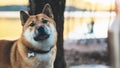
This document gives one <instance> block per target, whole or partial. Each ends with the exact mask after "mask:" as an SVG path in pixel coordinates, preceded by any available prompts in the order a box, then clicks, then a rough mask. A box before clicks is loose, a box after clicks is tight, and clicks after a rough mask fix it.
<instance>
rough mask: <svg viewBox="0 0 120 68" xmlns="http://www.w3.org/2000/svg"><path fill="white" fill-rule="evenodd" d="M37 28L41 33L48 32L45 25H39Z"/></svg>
mask: <svg viewBox="0 0 120 68" xmlns="http://www.w3.org/2000/svg"><path fill="white" fill-rule="evenodd" d="M37 30H38V32H40V34H46V33H47V28H46V27H45V26H39V27H38V29H37Z"/></svg>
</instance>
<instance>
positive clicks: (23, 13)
mask: <svg viewBox="0 0 120 68" xmlns="http://www.w3.org/2000/svg"><path fill="white" fill-rule="evenodd" d="M28 18H29V15H28V14H27V13H25V12H24V11H20V19H21V23H22V26H24V24H25V22H26V21H27V19H28Z"/></svg>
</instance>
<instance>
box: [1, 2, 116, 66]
mask: <svg viewBox="0 0 120 68" xmlns="http://www.w3.org/2000/svg"><path fill="white" fill-rule="evenodd" d="M27 3H28V2H27V0H0V39H9V40H14V39H17V38H19V37H20V34H21V30H22V26H21V23H20V19H19V16H20V15H19V11H20V10H26V9H27ZM115 8H116V6H115V0H66V8H65V13H64V16H65V22H64V51H65V59H66V63H67V65H68V66H74V65H81V64H100V65H108V66H109V64H110V62H109V60H110V59H109V54H108V50H107V40H106V39H107V37H108V34H107V32H108V27H109V26H110V25H111V24H112V22H113V20H114V18H115V16H116V13H115Z"/></svg>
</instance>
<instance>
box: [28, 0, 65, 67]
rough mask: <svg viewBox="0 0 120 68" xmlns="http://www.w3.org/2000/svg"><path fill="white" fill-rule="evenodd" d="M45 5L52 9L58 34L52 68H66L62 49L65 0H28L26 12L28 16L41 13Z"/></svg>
mask: <svg viewBox="0 0 120 68" xmlns="http://www.w3.org/2000/svg"><path fill="white" fill-rule="evenodd" d="M46 3H49V4H50V5H51V7H52V10H53V14H54V19H55V22H56V24H57V32H58V42H57V56H56V60H55V63H54V68H66V63H65V59H64V49H63V29H64V28H63V25H64V9H65V0H29V6H28V12H29V14H30V15H35V14H38V13H41V12H42V9H43V6H44V5H45V4H46Z"/></svg>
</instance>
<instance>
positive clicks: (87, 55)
mask: <svg viewBox="0 0 120 68" xmlns="http://www.w3.org/2000/svg"><path fill="white" fill-rule="evenodd" d="M64 51H65V60H66V63H67V65H68V66H74V65H81V64H103V65H109V63H110V61H109V60H110V59H109V55H108V50H107V41H106V39H105V38H102V39H87V40H65V41H64Z"/></svg>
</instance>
